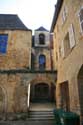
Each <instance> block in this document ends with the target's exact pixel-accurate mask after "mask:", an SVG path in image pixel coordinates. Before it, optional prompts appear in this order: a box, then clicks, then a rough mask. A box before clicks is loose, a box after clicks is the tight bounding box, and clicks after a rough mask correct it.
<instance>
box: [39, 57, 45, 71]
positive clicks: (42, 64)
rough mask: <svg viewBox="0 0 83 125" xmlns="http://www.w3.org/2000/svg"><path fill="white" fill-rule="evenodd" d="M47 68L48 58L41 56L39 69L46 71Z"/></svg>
mask: <svg viewBox="0 0 83 125" xmlns="http://www.w3.org/2000/svg"><path fill="white" fill-rule="evenodd" d="M45 67H46V57H45V55H40V56H39V69H40V70H44V69H45Z"/></svg>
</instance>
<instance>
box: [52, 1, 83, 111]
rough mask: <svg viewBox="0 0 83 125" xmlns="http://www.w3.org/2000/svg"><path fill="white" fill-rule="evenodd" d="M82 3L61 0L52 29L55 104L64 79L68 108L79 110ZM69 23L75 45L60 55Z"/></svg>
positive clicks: (82, 62) (82, 38)
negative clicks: (66, 53) (78, 75)
mask: <svg viewBox="0 0 83 125" xmlns="http://www.w3.org/2000/svg"><path fill="white" fill-rule="evenodd" d="M82 5H83V1H82V0H80V1H79V0H69V1H68V0H65V1H64V2H63V5H62V8H61V11H60V13H59V16H58V20H57V23H56V26H55V29H54V35H55V36H54V55H55V56H54V60H55V66H57V70H58V76H57V78H58V79H57V89H56V97H57V106H59V105H60V103H61V102H60V101H61V100H60V98H61V95H60V84H62V83H63V82H64V81H68V84H69V99H70V110H71V111H75V112H78V113H79V112H80V103H79V93H78V82H77V74H78V72H79V70H80V67H81V66H82V64H83V52H82V49H83V42H82V41H83V36H82V34H81V29H80V23H79V16H78V12H79V10H80V8H81V6H82ZM64 7H66V9H67V17H66V20H65V22H64V23H63V24H62V13H63V10H64ZM70 24H73V28H74V36H75V46H74V47H73V48H72V49H71V51H70V52H69V54H68V55H67V56H65V57H62V55H61V54H60V49H59V47H60V45H61V42H62V41H64V38H65V36H66V34H67V33H68V31H69V27H70ZM56 52H57V53H58V59H57V60H56Z"/></svg>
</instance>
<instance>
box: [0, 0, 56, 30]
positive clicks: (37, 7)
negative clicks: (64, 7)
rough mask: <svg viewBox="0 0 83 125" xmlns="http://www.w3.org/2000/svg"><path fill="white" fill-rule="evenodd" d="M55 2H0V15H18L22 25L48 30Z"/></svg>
mask: <svg viewBox="0 0 83 125" xmlns="http://www.w3.org/2000/svg"><path fill="white" fill-rule="evenodd" d="M56 1H57V0H0V14H3V13H5V14H18V16H19V17H20V18H21V20H22V21H23V23H24V24H25V25H26V26H27V27H28V28H30V29H32V30H35V29H37V28H39V27H40V26H44V27H45V28H46V29H48V30H50V27H51V23H52V19H53V14H54V9H55V4H56Z"/></svg>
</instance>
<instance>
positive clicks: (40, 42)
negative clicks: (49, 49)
mask: <svg viewBox="0 0 83 125" xmlns="http://www.w3.org/2000/svg"><path fill="white" fill-rule="evenodd" d="M39 44H41V45H43V44H45V35H44V34H43V33H41V34H39Z"/></svg>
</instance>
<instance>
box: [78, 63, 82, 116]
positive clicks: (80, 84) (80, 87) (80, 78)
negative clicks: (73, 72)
mask: <svg viewBox="0 0 83 125" xmlns="http://www.w3.org/2000/svg"><path fill="white" fill-rule="evenodd" d="M78 91H79V102H80V111H81V115H82V116H83V65H82V67H81V68H80V71H79V73H78Z"/></svg>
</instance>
